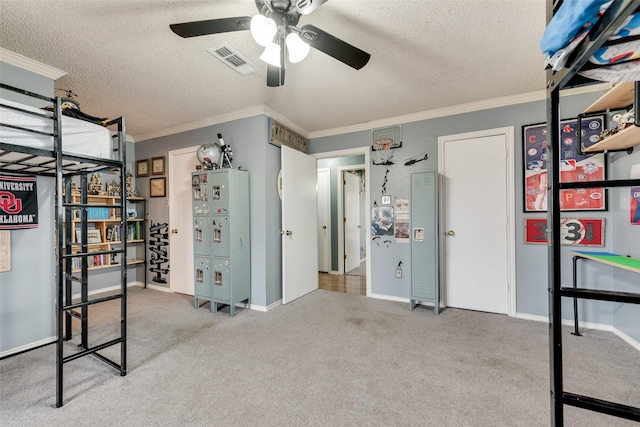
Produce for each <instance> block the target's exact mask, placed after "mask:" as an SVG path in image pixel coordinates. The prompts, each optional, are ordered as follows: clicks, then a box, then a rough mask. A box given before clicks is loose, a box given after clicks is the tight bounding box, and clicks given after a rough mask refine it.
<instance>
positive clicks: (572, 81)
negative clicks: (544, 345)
mask: <svg viewBox="0 0 640 427" xmlns="http://www.w3.org/2000/svg"><path fill="white" fill-rule="evenodd" d="M561 3H562V2H561V1H558V0H549V1H548V3H547V21H549V20H550V19H551V18H552V15H553V13H554V11H555V10H557V8H558V7H559V5H560V4H561ZM636 10H640V0H614V1H613V3H612V4H611V5H610V6H609V8H608V9H607V10H606V12H605V13H604V15H603V17H602V18H601V20H600V22H599V24H598V25H599V27H598V28H597V29H596V35H594V36H593V37H587V38H586V39H585V41H584V42H583V43H582V44H581V45H579V46H578V47H577V48H576V51H575V53H574V54H573V56H572V57H571V58H570V59H569V61H568V65H567V68H565V69H563V70H562V71H560V72H557V73H554V72H553V71H551V70H547V134H548V139H547V140H548V149H547V153H548V158H547V174H548V177H549V179H548V182H549V184H548V185H549V187H548V192H547V205H548V209H547V221H548V242H549V244H548V252H547V258H548V283H549V286H548V293H549V295H548V303H549V363H550V372H549V374H550V398H551V424H552V425H553V426H562V425H564V410H563V407H564V405H571V406H575V407H579V408H583V409H587V410H591V411H596V412H600V413H604V414H608V415H612V416H615V417H620V418H624V419H629V420H633V421H640V408H637V407H632V406H628V405H624V404H621V403H616V402H610V401H606V400H602V399H597V398H594V397H589V396H582V395H579V394H575V393H570V392H567V391H565V390H564V389H563V369H562V360H563V355H562V329H561V328H562V301H561V300H562V297H570V298H574V299H577V298H583V299H596V300H603V301H614V302H622V303H632V304H640V294H634V293H627V292H615V291H601V290H592V289H583V288H577V287H576V286H574V287H562V286H561V280H562V275H561V254H560V241H561V240H560V239H561V236H560V226H559V224H560V218H561V215H560V214H561V212H560V190H561V189H569V188H589V187H596V186H597V187H602V186H603V182H602V181H599V182H591V183H561V182H560V170H559V167H557V165H558V159H559V158H560V146H561V144H560V134H559V132H558V129H560V108H559V105H560V90H562V89H564V88H568V87H572V85H580V84H587V83H594V82H585V81H584V80H583V78H581V77H579V76H577V72H578V71H579V70H580V69H581V68H582V67H583V65H584V64H585V63H586V62H587V61H588V59H589V57H590V56H591V55H592V54H593V53H594V52H595V50H596V49H598V48H599V47H600V46H602V44H603V43H604V41H606V39H607V38H608V36H609V35H610V34H611V33H612V32H613V31H615V30H616V29H617V28H618V27H619V26H620V23H621V22H622V21H624V19H625V18H626V17H627V16H629V15H630V14H632V13H633V12H635V11H636ZM639 86H640V85H639V84H638V82H636V83H635V90H636V94H635V100H636V102H637V100H638V93H637V92H638V90H639ZM636 108H637V104H636ZM636 117H637V115H636ZM637 124H638V121H637V120H636V125H637ZM637 181H638V180H612V181H605V182H604V184H605V186H606V187H623V186H629V185H632V184H636V183H637ZM574 277H575V276H574ZM576 322H577V318H576ZM575 331H576V332H577V331H578V329H577V324H576V329H575Z"/></svg>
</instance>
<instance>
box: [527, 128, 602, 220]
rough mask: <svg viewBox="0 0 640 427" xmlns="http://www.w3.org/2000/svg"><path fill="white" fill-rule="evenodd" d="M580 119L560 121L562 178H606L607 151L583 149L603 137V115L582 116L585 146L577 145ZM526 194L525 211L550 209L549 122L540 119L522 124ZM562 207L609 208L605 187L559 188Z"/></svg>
mask: <svg viewBox="0 0 640 427" xmlns="http://www.w3.org/2000/svg"><path fill="white" fill-rule="evenodd" d="M577 127H578V120H577V119H567V120H562V121H561V122H560V144H561V145H562V146H561V147H560V159H559V161H558V167H559V171H560V182H561V183H562V182H590V181H603V180H604V179H605V178H606V176H607V175H606V169H605V168H606V154H605V153H584V152H583V151H582V150H584V149H586V148H588V147H590V146H592V145H593V144H595V143H596V142H598V141H599V140H600V134H601V133H602V131H603V130H604V127H605V119H604V116H592V117H585V118H583V119H582V120H581V129H580V133H581V140H582V147H581V148H580V147H578V129H577ZM522 144H523V147H522V152H523V156H522V157H523V169H522V170H523V175H524V177H523V183H524V184H523V186H524V188H523V197H524V203H523V206H524V211H525V212H546V210H547V184H548V183H547V156H548V153H547V125H546V123H539V124H535V125H527V126H523V127H522ZM560 207H561V209H562V211H603V210H607V200H606V190H605V189H604V188H603V187H595V188H577V189H565V190H560Z"/></svg>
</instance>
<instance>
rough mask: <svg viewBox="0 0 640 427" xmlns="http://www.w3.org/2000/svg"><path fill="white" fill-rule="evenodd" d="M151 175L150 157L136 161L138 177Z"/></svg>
mask: <svg viewBox="0 0 640 427" xmlns="http://www.w3.org/2000/svg"><path fill="white" fill-rule="evenodd" d="M143 176H149V159H144V160H138V161H136V178H139V177H143Z"/></svg>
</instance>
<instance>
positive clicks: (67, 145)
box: [0, 99, 112, 159]
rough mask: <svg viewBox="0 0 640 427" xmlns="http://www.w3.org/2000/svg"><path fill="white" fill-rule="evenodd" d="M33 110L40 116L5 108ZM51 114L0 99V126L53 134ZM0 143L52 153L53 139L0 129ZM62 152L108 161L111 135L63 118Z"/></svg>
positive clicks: (99, 127)
mask: <svg viewBox="0 0 640 427" xmlns="http://www.w3.org/2000/svg"><path fill="white" fill-rule="evenodd" d="M7 105H8V106H13V107H17V108H20V109H23V110H29V111H34V112H37V113H38V114H39V116H34V115H32V114H27V113H24V112H22V111H16V110H12V109H10V108H6V107H5V106H7ZM51 115H52V113H51V112H49V111H45V110H42V109H39V108H35V107H31V106H28V105H24V104H20V103H17V102H14V101H9V100H7V99H0V123H3V124H10V125H13V126H20V127H23V128H27V129H33V130H38V131H41V132H47V133H53V123H54V121H53V120H51ZM0 142H4V143H7V144H15V145H20V146H24V147H31V148H40V149H43V150H50V151H53V150H54V142H53V137H50V136H46V135H39V134H36V133H31V132H24V131H20V130H17V129H11V128H7V127H4V126H1V127H0ZM62 151H63V152H64V153H67V154H77V155H81V156H83V157H84V156H88V157H98V158H103V159H111V154H112V146H111V133H110V132H109V129H107V128H105V127H102V126H100V125H96V124H94V123H89V122H86V121H84V120H79V119H75V118H73V117H68V116H64V115H63V116H62Z"/></svg>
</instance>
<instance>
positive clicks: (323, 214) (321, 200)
mask: <svg viewBox="0 0 640 427" xmlns="http://www.w3.org/2000/svg"><path fill="white" fill-rule="evenodd" d="M330 172H331V169H325V168H323V169H318V271H322V272H325V273H326V272H328V271H330V270H331V199H330V195H331V175H330Z"/></svg>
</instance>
